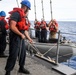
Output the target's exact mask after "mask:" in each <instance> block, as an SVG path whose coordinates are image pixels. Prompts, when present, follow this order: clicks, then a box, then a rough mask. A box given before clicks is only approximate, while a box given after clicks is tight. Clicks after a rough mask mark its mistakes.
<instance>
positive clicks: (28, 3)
mask: <svg viewBox="0 0 76 75" xmlns="http://www.w3.org/2000/svg"><path fill="white" fill-rule="evenodd" d="M21 4H23V5H25V6H27V7H28V8H29V9H31V3H30V2H29V1H28V0H23V1H22V2H21Z"/></svg>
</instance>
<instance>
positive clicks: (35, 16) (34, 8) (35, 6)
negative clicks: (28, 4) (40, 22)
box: [34, 0, 37, 19]
mask: <svg viewBox="0 0 76 75" xmlns="http://www.w3.org/2000/svg"><path fill="white" fill-rule="evenodd" d="M34 10H35V19H37V16H36V2H35V0H34Z"/></svg>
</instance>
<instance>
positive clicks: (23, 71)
mask: <svg viewBox="0 0 76 75" xmlns="http://www.w3.org/2000/svg"><path fill="white" fill-rule="evenodd" d="M18 72H19V73H24V74H30V72H29V71H28V70H26V69H25V68H19V71H18Z"/></svg>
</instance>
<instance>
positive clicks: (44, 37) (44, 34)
mask: <svg viewBox="0 0 76 75" xmlns="http://www.w3.org/2000/svg"><path fill="white" fill-rule="evenodd" d="M40 27H41V42H43V43H46V42H47V29H46V27H47V26H46V21H45V20H44V19H42V21H41V25H40Z"/></svg>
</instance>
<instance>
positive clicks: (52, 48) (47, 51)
mask: <svg viewBox="0 0 76 75" xmlns="http://www.w3.org/2000/svg"><path fill="white" fill-rule="evenodd" d="M56 45H57V44H54V46H53V47H52V48H50V49H49V50H48V51H46V52H45V53H44V54H43V55H45V54H47V53H48V52H49V51H51V50H52V49H53V48H54V47H55V46H56Z"/></svg>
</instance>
